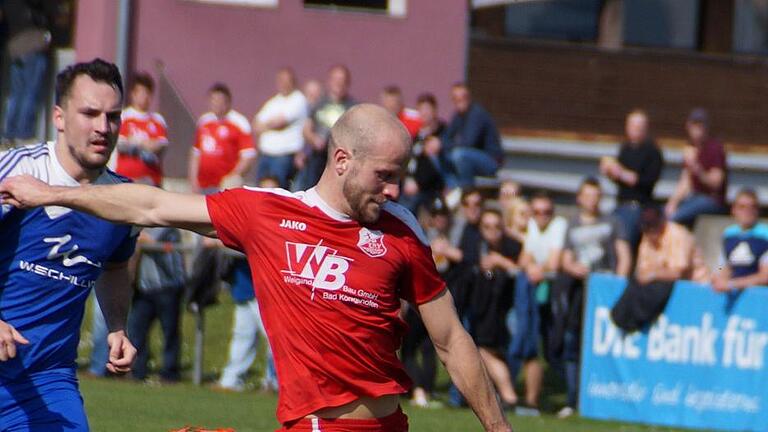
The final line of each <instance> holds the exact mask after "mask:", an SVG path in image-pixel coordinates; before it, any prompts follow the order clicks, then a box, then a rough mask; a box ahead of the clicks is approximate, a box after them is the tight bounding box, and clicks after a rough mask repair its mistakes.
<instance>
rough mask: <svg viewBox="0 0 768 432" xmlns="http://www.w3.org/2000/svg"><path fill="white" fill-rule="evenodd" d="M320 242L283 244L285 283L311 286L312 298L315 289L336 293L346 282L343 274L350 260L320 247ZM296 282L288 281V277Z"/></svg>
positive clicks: (333, 250) (325, 247)
mask: <svg viewBox="0 0 768 432" xmlns="http://www.w3.org/2000/svg"><path fill="white" fill-rule="evenodd" d="M322 243H323V241H322V240H321V241H320V242H319V243H318V244H316V245H309V244H305V243H294V242H285V253H286V258H287V259H288V270H283V273H287V274H288V275H290V276H286V282H292V283H296V284H304V285H311V286H312V297H313V298H314V292H315V288H317V289H322V290H328V291H336V290H339V289H341V288H342V287H343V286H344V283H345V282H346V277H345V276H344V273H346V271H347V270H349V263H350V262H351V261H353V260H352V259H350V258H347V257H343V256H340V255H336V252H337V251H336V249H331V248H329V247H327V246H323V245H322ZM291 276H292V277H293V278H295V279H298V280H290V279H288V278H289V277H291Z"/></svg>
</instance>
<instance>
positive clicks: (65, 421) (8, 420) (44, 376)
mask: <svg viewBox="0 0 768 432" xmlns="http://www.w3.org/2000/svg"><path fill="white" fill-rule="evenodd" d="M88 430H89V429H88V419H87V418H86V417H85V409H84V407H83V398H82V396H80V391H79V390H78V387H77V376H76V374H75V370H74V369H70V368H62V369H52V370H47V371H42V372H36V373H33V374H29V375H26V376H24V377H21V378H17V379H15V380H13V381H12V382H9V383H2V384H0V432H49V431H55V432H64V431H67V432H73V431H77V432H87V431H88Z"/></svg>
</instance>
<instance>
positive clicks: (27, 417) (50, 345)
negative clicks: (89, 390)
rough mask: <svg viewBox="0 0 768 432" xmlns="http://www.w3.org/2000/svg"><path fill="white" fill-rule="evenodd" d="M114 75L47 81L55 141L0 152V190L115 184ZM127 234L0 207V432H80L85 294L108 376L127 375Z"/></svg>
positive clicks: (93, 72) (98, 66)
mask: <svg viewBox="0 0 768 432" xmlns="http://www.w3.org/2000/svg"><path fill="white" fill-rule="evenodd" d="M122 98H123V87H122V80H121V78H120V73H119V71H118V70H117V67H115V65H113V64H111V63H107V62H105V61H103V60H100V59H96V60H94V61H91V62H89V63H78V64H76V65H73V66H70V67H68V68H67V69H65V70H64V71H63V72H61V73H60V74H59V75H58V76H57V77H56V106H55V108H54V112H53V122H54V125H55V126H56V130H57V134H56V141H55V142H48V143H41V144H38V145H32V146H26V147H20V148H16V149H13V150H10V151H7V152H3V153H0V181H2V180H3V179H4V178H6V177H9V176H15V175H19V174H28V175H32V176H34V177H36V178H38V179H40V180H42V181H44V182H46V183H48V184H51V185H59V186H64V185H67V186H79V185H85V184H115V183H121V182H125V181H127V180H126V179H124V178H122V177H120V176H118V175H117V174H114V173H113V172H111V171H109V170H107V169H106V168H105V167H106V164H107V161H108V160H109V156H110V154H111V153H112V150H113V149H114V147H115V143H116V141H117V135H118V130H119V129H120V113H121V107H122ZM136 234H137V233H136V232H134V229H133V228H132V227H131V226H129V225H117V224H113V223H110V222H106V221H104V220H102V219H99V218H96V217H93V216H90V215H87V214H85V213H81V212H79V211H73V210H70V209H68V208H63V207H52V206H49V207H41V208H36V209H29V210H19V209H15V208H13V207H11V206H9V205H1V206H0V239H2V240H0V431H3V432H5V431H54V430H55V431H87V430H88V421H87V419H86V416H85V412H84V409H83V400H82V397H81V396H80V393H79V391H78V383H77V377H76V374H75V372H76V364H75V359H76V356H77V345H78V342H79V339H80V324H81V321H82V318H83V312H84V308H85V302H86V299H87V298H88V294H89V293H90V291H91V289H92V288H95V289H96V295H97V298H98V301H99V304H100V305H101V308H102V310H103V311H104V315H105V317H106V320H107V325H108V327H109V331H110V333H109V336H108V343H109V347H110V352H109V362H108V364H107V369H109V370H110V371H111V372H113V373H125V372H128V371H129V370H130V366H131V363H132V362H133V359H134V358H135V356H136V350H135V349H134V347H133V346H132V345H131V343H130V341H129V340H128V337H127V336H126V334H125V330H124V328H125V321H126V316H127V312H128V305H129V301H130V298H131V294H132V292H131V287H130V284H129V277H128V271H127V261H128V259H129V258H130V257H131V255H132V254H133V251H134V248H135V244H136Z"/></svg>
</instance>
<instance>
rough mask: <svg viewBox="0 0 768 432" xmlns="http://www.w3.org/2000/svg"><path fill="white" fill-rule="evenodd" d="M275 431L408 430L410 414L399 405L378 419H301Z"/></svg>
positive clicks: (380, 431)
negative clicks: (404, 411) (395, 409)
mask: <svg viewBox="0 0 768 432" xmlns="http://www.w3.org/2000/svg"><path fill="white" fill-rule="evenodd" d="M275 432H408V416H406V415H405V413H403V411H402V410H401V409H400V408H399V407H398V408H397V411H395V412H393V413H392V414H390V415H388V416H386V417H382V418H376V419H321V418H313V419H301V420H298V421H296V422H293V423H290V424H288V425H284V426H283V428H282V429H278V430H277V431H275Z"/></svg>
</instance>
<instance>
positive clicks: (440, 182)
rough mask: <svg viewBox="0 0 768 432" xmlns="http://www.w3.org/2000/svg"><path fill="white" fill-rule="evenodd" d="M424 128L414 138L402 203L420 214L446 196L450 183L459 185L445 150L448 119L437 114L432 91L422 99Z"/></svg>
mask: <svg viewBox="0 0 768 432" xmlns="http://www.w3.org/2000/svg"><path fill="white" fill-rule="evenodd" d="M418 109H419V115H420V116H421V118H422V120H423V125H422V128H421V130H420V131H419V132H418V134H417V135H416V138H415V139H414V147H413V158H412V159H411V161H410V162H409V164H408V176H406V177H405V179H403V186H402V191H403V193H402V196H401V198H400V204H402V205H404V206H405V207H406V208H408V209H409V210H411V212H413V214H415V215H417V214H418V210H419V209H420V208H422V207H424V206H425V205H427V204H428V203H432V202H433V201H434V200H435V199H438V198H440V197H441V196H442V194H443V191H444V190H445V188H446V187H455V186H456V180H455V176H454V175H453V169H452V167H451V164H450V162H449V161H448V159H447V158H446V155H445V152H444V151H443V144H442V141H441V139H440V136H441V134H442V133H443V131H444V130H445V122H443V121H442V120H440V119H439V118H438V117H437V100H436V99H435V97H434V96H433V95H432V94H430V93H424V94H422V95H421V96H419V99H418Z"/></svg>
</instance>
